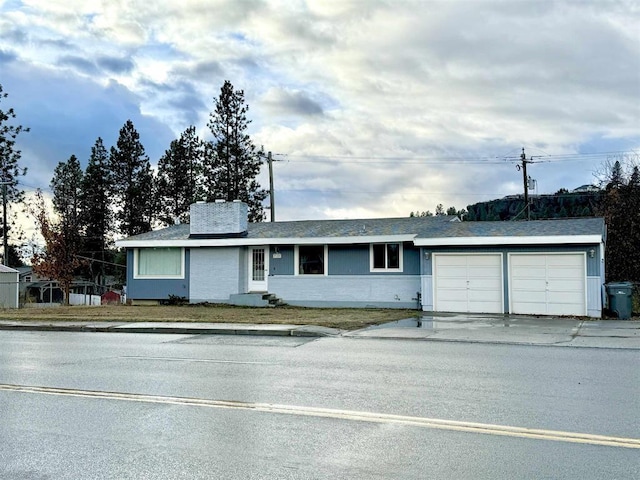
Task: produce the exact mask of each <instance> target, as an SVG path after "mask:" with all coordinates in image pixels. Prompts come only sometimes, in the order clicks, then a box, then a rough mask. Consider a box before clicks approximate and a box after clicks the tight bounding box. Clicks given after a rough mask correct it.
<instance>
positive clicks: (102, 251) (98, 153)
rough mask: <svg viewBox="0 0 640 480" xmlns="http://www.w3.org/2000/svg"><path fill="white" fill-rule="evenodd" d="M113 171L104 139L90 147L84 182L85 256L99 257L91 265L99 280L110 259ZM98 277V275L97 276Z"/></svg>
mask: <svg viewBox="0 0 640 480" xmlns="http://www.w3.org/2000/svg"><path fill="white" fill-rule="evenodd" d="M110 191H111V174H110V171H109V154H108V152H107V149H106V148H105V147H104V144H103V142H102V138H100V137H98V139H97V140H96V143H95V144H94V146H93V147H91V156H90V157H89V163H88V164H87V168H86V170H85V173H84V178H83V181H82V197H81V205H82V208H81V211H82V221H81V223H82V225H83V226H84V248H83V251H82V253H83V256H85V257H89V258H95V259H99V260H100V262H98V263H96V264H94V263H93V262H91V263H90V264H89V272H88V276H89V277H90V278H93V279H94V281H95V282H96V283H101V282H100V278H101V277H104V273H105V268H104V265H105V263H103V262H105V261H108V260H111V255H109V254H108V253H107V250H108V248H109V246H110V244H111V234H112V229H113V212H112V208H111V203H112V202H111V195H110ZM96 276H97V277H96Z"/></svg>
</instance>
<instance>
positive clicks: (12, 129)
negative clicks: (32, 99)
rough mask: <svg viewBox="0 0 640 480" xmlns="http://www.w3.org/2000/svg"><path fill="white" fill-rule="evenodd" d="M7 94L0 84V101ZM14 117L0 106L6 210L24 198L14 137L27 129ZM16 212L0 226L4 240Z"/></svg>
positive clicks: (1, 175) (0, 162)
mask: <svg viewBox="0 0 640 480" xmlns="http://www.w3.org/2000/svg"><path fill="white" fill-rule="evenodd" d="M7 96H8V94H7V93H5V92H3V90H2V85H0V103H1V102H2V100H3V99H5V98H7ZM15 118H16V113H15V111H14V109H13V108H9V109H8V110H2V109H1V108H0V181H2V182H7V183H5V185H4V186H3V187H0V188H6V200H7V203H8V208H7V210H8V211H10V210H11V208H10V206H11V204H12V203H18V202H22V201H23V200H24V191H23V190H22V189H21V188H19V187H18V179H19V177H21V176H24V175H26V174H27V169H26V168H22V167H20V158H21V151H20V150H18V149H17V148H16V139H17V138H18V135H20V133H22V132H28V131H29V129H28V128H25V127H23V126H22V125H16V124H14V123H13V121H14V120H15ZM16 214H17V211H15V212H14V213H13V214H11V213H7V215H8V216H7V225H3V226H2V231H1V234H0V235H1V236H4V239H5V240H6V239H7V238H8V236H9V231H10V225H15V216H16ZM0 243H2V242H0ZM4 254H8V252H4ZM7 256H8V255H7ZM6 263H7V262H5V264H6Z"/></svg>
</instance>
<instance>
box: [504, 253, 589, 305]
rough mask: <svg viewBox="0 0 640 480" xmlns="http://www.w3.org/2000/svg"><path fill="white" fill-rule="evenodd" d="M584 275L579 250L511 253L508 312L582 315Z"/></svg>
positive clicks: (581, 255)
mask: <svg viewBox="0 0 640 480" xmlns="http://www.w3.org/2000/svg"><path fill="white" fill-rule="evenodd" d="M585 275H586V269H585V257H584V254H582V253H568V254H552V253H546V254H545V253H540V254H512V255H510V256H509V293H510V304H511V312H512V313H520V314H540V315H585V314H586V288H585V285H586V278H585Z"/></svg>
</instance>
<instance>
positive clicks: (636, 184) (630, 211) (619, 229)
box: [600, 162, 640, 282]
mask: <svg viewBox="0 0 640 480" xmlns="http://www.w3.org/2000/svg"><path fill="white" fill-rule="evenodd" d="M600 214H601V215H602V216H603V217H604V218H605V221H606V223H607V248H606V249H605V253H606V266H607V269H606V274H607V281H619V280H622V281H626V280H630V281H635V282H640V171H639V170H638V167H637V166H636V167H634V168H633V170H632V172H631V175H630V176H629V177H626V176H625V175H624V173H623V171H622V168H621V166H620V163H619V162H616V163H615V164H614V165H613V167H612V168H611V175H610V176H609V183H607V186H606V188H605V191H604V194H603V198H602V205H601V210H600Z"/></svg>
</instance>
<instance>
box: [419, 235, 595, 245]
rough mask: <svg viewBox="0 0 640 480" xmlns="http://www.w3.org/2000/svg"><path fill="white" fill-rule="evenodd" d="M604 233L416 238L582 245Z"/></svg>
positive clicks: (455, 242) (443, 241)
mask: <svg viewBox="0 0 640 480" xmlns="http://www.w3.org/2000/svg"><path fill="white" fill-rule="evenodd" d="M601 242H602V235H545V236H542V235H540V236H525V237H518V236H493V237H440V238H416V239H415V240H414V242H413V243H414V244H415V245H416V246H417V247H444V246H447V247H449V246H451V247H454V246H469V247H471V246H473V247H477V246H483V245H490V246H495V245H580V244H594V243H601Z"/></svg>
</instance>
